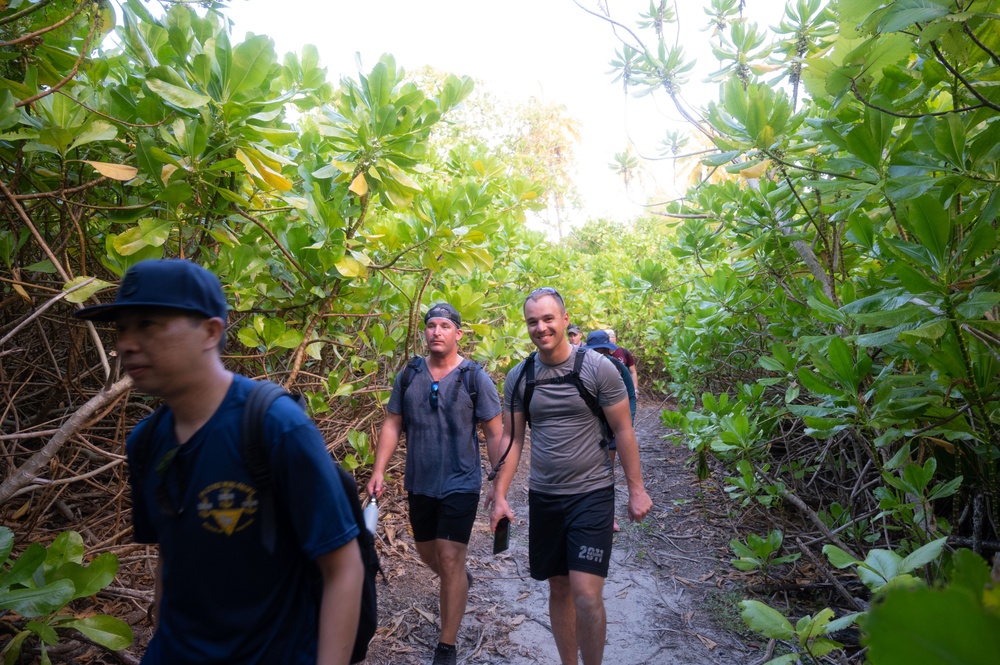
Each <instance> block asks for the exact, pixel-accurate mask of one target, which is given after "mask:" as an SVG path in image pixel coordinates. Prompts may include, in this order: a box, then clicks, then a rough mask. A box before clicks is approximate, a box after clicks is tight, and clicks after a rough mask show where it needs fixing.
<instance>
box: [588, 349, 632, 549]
mask: <svg viewBox="0 0 1000 665" xmlns="http://www.w3.org/2000/svg"><path fill="white" fill-rule="evenodd" d="M586 346H587V348H588V349H593V350H594V351H597V352H598V353H600V354H601V355H602V356H606V357H607V358H609V359H610V360H611V363H612V364H614V366H615V369H617V370H618V374H619V375H620V376H621V377H622V383H624V384H625V392H626V393H627V394H628V407H629V412H630V413H631V415H632V425H633V426H634V425H635V407H636V397H635V384H634V383H632V374H631V373H630V372H629V371H628V370H627V369H625V365H623V364H622V362H621V361H620V360H618V359H617V358H615V357H614V356H613V355H611V354H612V353H613V352H614V351H615V349H617V348H618V347H617V346H616V345H615V344H614V343H613V342H612V341H611V339H610V338H609V337H608V333H607V332H606V331H604V330H595V331H594V332H592V333H590V334H589V335H587V345H586ZM617 450H618V444H617V443H616V442H615V437H611V440H610V441H609V442H608V457H610V458H611V472H612V473H614V471H615V452H616V451H617ZM614 530H615V533H617V532H618V531H619V527H618V520H615V527H614Z"/></svg>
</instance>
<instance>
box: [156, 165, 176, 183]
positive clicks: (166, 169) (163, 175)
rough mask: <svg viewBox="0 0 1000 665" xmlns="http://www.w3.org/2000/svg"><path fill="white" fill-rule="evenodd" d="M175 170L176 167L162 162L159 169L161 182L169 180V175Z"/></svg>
mask: <svg viewBox="0 0 1000 665" xmlns="http://www.w3.org/2000/svg"><path fill="white" fill-rule="evenodd" d="M176 170H177V167H176V166H174V165H173V164H164V165H163V168H162V169H160V180H162V181H163V182H167V181H168V180H170V176H172V175H173V174H174V171H176Z"/></svg>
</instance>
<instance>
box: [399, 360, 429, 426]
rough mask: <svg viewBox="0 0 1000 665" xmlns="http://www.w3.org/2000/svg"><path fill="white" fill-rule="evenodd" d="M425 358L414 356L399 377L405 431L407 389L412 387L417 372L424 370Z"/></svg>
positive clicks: (400, 403) (400, 402) (400, 405)
mask: <svg viewBox="0 0 1000 665" xmlns="http://www.w3.org/2000/svg"><path fill="white" fill-rule="evenodd" d="M423 364H424V359H423V358H421V357H420V356H413V357H412V358H410V360H409V361H408V362H407V363H406V367H404V368H403V373H402V375H401V376H400V377H399V408H400V409H402V411H403V413H402V416H403V431H406V400H405V399H404V398H405V397H406V389H407V388H409V387H410V383H411V382H412V381H413V377H414V376H415V375H416V373H417V372H421V371H423Z"/></svg>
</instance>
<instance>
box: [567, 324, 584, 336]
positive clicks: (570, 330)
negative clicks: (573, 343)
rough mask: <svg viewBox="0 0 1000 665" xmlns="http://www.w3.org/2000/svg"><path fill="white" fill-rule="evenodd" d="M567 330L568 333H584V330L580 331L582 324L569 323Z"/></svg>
mask: <svg viewBox="0 0 1000 665" xmlns="http://www.w3.org/2000/svg"><path fill="white" fill-rule="evenodd" d="M566 332H568V333H574V332H575V333H580V334H581V335H582V334H583V332H581V331H580V326H578V325H576V324H575V323H571V324H569V327H568V328H566Z"/></svg>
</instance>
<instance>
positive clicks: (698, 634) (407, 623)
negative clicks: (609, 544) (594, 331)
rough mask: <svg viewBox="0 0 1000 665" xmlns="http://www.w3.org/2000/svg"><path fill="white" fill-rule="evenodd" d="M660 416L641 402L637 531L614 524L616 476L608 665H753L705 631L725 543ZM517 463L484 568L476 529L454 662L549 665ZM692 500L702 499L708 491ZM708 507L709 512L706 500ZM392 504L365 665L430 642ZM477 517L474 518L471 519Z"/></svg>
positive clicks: (735, 644) (428, 582)
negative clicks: (643, 494) (511, 518)
mask: <svg viewBox="0 0 1000 665" xmlns="http://www.w3.org/2000/svg"><path fill="white" fill-rule="evenodd" d="M661 407H662V405H661V404H660V403H658V402H655V403H654V402H653V401H651V400H649V399H648V398H647V399H645V400H640V402H639V410H638V413H637V416H636V433H637V436H638V440H639V448H640V452H641V455H642V465H643V474H644V477H645V482H646V488H647V490H648V491H649V494H650V496H651V497H652V498H653V503H654V508H653V512H652V513H651V515H650V517H649V518H647V520H646V522H644V523H642V524H631V523H630V522H628V519H627V518H626V517H625V508H624V506H625V502H626V499H627V494H626V491H625V481H624V476H623V474H622V472H621V469H620V467H619V469H618V483H617V497H616V498H617V514H618V516H619V518H618V522H619V524H620V525H621V529H622V530H621V532H619V533H618V534H617V535H616V536H615V543H614V550H613V554H612V563H611V571H610V574H609V577H608V580H607V584H606V585H605V590H604V599H605V605H606V608H607V617H608V641H607V646H606V648H605V657H604V662H605V663H608V664H611V665H618V664H620V663H628V664H630V665H631V664H635V665H642V664H649V665H654V664H655V665H665V664H671V663H685V664H689V665H742V664H744V663H747V662H751V661H754V660H757V657H758V656H757V655H755V653H754V652H755V647H756V645H752V646H749V647H748V646H746V645H744V644H743V643H742V642H741V639H740V636H739V635H737V634H733V633H730V632H727V631H726V630H724V629H723V628H721V627H719V626H718V625H716V624H715V623H714V614H713V612H712V611H711V610H710V609H709V607H710V606H713V605H717V602H715V601H713V600H712V598H713V597H717V596H718V589H719V588H720V587H722V588H724V587H725V581H724V580H720V573H719V572H718V571H720V570H723V571H728V569H729V565H728V559H729V553H728V547H727V543H728V541H729V539H730V538H731V532H730V531H729V530H728V528H727V524H726V520H725V519H724V518H721V517H719V516H717V515H716V514H714V513H713V512H712V510H711V508H709V507H706V499H705V498H704V497H703V496H702V497H699V496H698V494H699V488H698V487H697V486H696V485H695V483H694V482H693V480H694V477H693V474H692V473H691V472H690V471H689V470H687V469H684V468H683V461H684V459H685V457H686V454H687V451H686V450H685V449H683V448H677V447H675V446H673V445H672V444H670V443H668V442H666V441H664V440H663V439H662V436H663V435H664V434H665V433H666V431H665V430H664V429H663V427H662V425H661V424H660V419H659V413H660V409H661ZM527 469H528V466H527V463H526V460H522V463H521V466H520V468H519V469H518V473H517V476H516V478H515V481H514V483H513V484H512V486H511V491H510V496H509V499H510V502H511V506H512V507H513V509H514V511H515V513H516V514H517V516H518V520H517V523H516V524H515V525H514V528H513V529H512V531H511V547H510V549H509V550H508V551H507V552H505V553H504V554H502V555H500V556H497V557H494V556H493V554H492V549H491V546H492V539H491V536H490V533H489V527H488V524H487V519H486V516H485V514H484V513H483V514H481V515H480V516H479V518H478V519H477V522H476V527H475V530H474V532H473V536H472V542H471V543H470V549H469V569H470V570H471V571H472V573H473V574H474V575H475V578H476V581H475V583H474V585H473V587H472V589H471V592H470V598H469V606H468V610H467V613H466V616H465V620H464V621H463V623H462V629H461V631H460V633H459V663H468V664H470V665H471V664H477V665H478V664H480V663H504V664H508V665H529V664H536V663H538V664H548V663H553V664H558V663H559V658H558V655H557V652H556V648H555V643H554V641H553V639H552V634H551V630H550V627H549V623H548V614H549V613H548V594H547V590H548V587H547V585H546V584H544V583H541V582H536V581H534V580H532V579H531V578H530V577H529V576H528V542H527V532H528V528H527V523H526V518H527V513H528V508H527V498H528V492H527ZM700 491H701V492H708V493H711V490H710V489H709V488H707V487H701V488H700ZM708 503H709V504H711V503H714V502H713V501H711V499H708ZM402 504H403V501H402V499H401V498H400V499H397V500H396V501H395V503H394V504H393V505H392V506H390V507H389V510H388V515H387V516H386V519H384V520H383V527H384V529H385V534H384V536H383V537H384V538H385V544H386V545H387V551H386V552H385V553H384V556H383V563H384V564H386V569H387V573H388V577H389V579H388V581H387V582H386V583H385V584H381V585H380V591H379V602H380V604H381V605H380V615H381V616H380V620H381V621H380V624H381V625H382V626H383V629H382V630H381V631H380V633H379V635H377V636H376V638H375V640H374V641H373V642H372V646H371V652H370V655H369V659H368V660H367V661H366V662H367V663H369V664H371V665H383V664H385V665H388V664H389V663H392V664H394V665H395V664H411V663H412V664H417V663H427V662H430V654H431V652H432V651H433V647H434V644H435V643H436V637H437V627H436V617H437V594H436V589H437V583H436V580H435V579H434V578H433V576H432V575H431V573H430V572H429V571H428V570H427V569H426V568H425V567H424V566H423V565H421V564H420V563H419V561H418V560H417V559H416V556H415V553H414V551H413V547H412V538H411V537H410V536H409V535H408V534H407V532H406V526H405V514H404V513H403V512H402V511H401V510H396V508H395V506H402ZM480 512H481V513H482V511H480Z"/></svg>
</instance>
